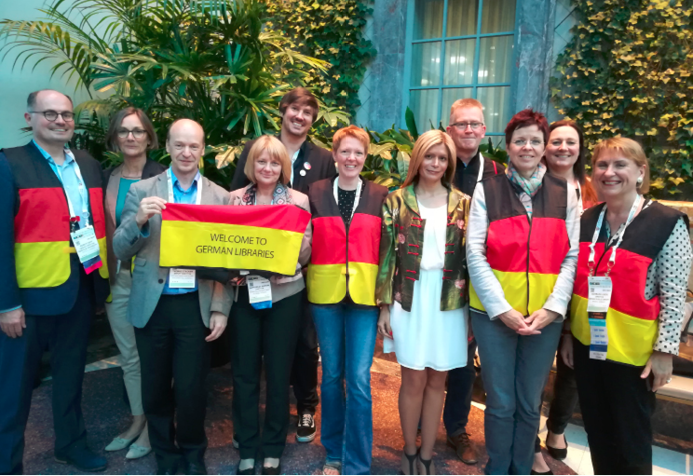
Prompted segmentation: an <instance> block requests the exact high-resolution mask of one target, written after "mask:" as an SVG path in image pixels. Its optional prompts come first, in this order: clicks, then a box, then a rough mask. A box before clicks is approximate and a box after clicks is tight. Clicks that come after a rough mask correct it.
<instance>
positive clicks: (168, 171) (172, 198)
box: [166, 168, 202, 205]
mask: <svg viewBox="0 0 693 476" xmlns="http://www.w3.org/2000/svg"><path fill="white" fill-rule="evenodd" d="M198 173H199V172H198ZM166 176H167V177H168V180H167V181H166V182H167V184H168V202H169V203H176V199H175V198H176V197H175V196H174V195H173V178H172V177H171V169H170V168H168V169H166ZM194 182H195V181H194V180H193V183H194ZM191 187H192V185H191ZM201 198H202V180H198V181H197V196H196V197H195V205H199V204H200V199H201Z"/></svg>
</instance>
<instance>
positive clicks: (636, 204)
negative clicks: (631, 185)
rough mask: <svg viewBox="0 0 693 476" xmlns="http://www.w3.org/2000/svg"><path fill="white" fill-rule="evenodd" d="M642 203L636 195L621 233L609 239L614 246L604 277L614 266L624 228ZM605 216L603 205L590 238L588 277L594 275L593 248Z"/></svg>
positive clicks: (639, 196)
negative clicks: (614, 242)
mask: <svg viewBox="0 0 693 476" xmlns="http://www.w3.org/2000/svg"><path fill="white" fill-rule="evenodd" d="M641 201H642V195H640V194H638V196H637V198H636V199H635V201H634V202H633V206H632V207H631V209H630V213H629V214H628V220H626V223H625V224H624V225H623V227H621V232H620V233H619V234H618V235H615V236H613V237H612V238H611V241H614V240H616V244H614V246H612V247H611V257H610V258H609V263H608V265H607V269H606V273H605V274H604V275H605V276H609V272H610V271H611V268H613V267H614V264H616V250H617V249H618V247H619V246H621V242H622V241H623V235H625V234H626V228H628V225H630V223H631V222H632V221H633V219H634V218H635V212H636V211H637V210H638V207H639V206H640V202H641ZM605 215H606V203H605V204H604V208H602V212H601V213H600V214H599V220H597V227H596V228H595V230H594V235H593V237H592V243H591V244H590V256H589V259H588V260H587V266H589V269H590V274H589V275H590V276H593V275H594V257H595V251H594V247H595V245H596V244H597V240H598V239H599V232H600V231H601V229H602V223H603V222H604V216H605Z"/></svg>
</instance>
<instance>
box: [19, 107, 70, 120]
mask: <svg viewBox="0 0 693 476" xmlns="http://www.w3.org/2000/svg"><path fill="white" fill-rule="evenodd" d="M29 113H30V114H43V117H45V118H46V120H47V121H49V122H54V121H55V120H56V119H58V116H60V117H62V118H63V121H65V122H72V121H74V120H75V113H74V112H70V111H63V112H58V111H53V110H52V109H48V110H46V111H29Z"/></svg>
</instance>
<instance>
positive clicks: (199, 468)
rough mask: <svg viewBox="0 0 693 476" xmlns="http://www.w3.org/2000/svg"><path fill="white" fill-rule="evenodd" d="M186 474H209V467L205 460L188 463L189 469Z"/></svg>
mask: <svg viewBox="0 0 693 476" xmlns="http://www.w3.org/2000/svg"><path fill="white" fill-rule="evenodd" d="M185 474H207V467H206V466H205V463H204V462H203V461H201V462H199V463H188V470H187V471H186V473H185Z"/></svg>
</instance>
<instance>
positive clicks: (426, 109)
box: [409, 89, 438, 134]
mask: <svg viewBox="0 0 693 476" xmlns="http://www.w3.org/2000/svg"><path fill="white" fill-rule="evenodd" d="M409 107H410V108H411V110H412V111H413V112H414V118H415V119H416V128H417V129H418V131H419V134H421V133H422V132H426V131H427V130H429V129H430V128H431V122H433V124H434V125H436V127H437V124H438V90H437V89H419V90H418V91H410V93H409Z"/></svg>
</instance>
